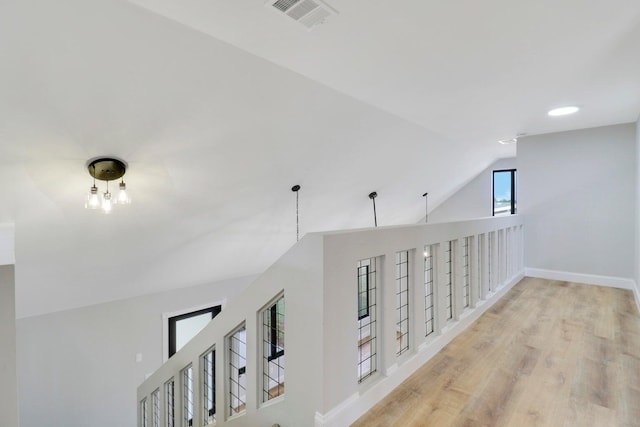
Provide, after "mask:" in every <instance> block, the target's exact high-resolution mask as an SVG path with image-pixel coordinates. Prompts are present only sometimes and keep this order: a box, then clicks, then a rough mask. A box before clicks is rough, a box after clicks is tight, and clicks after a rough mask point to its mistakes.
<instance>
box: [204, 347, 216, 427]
mask: <svg viewBox="0 0 640 427" xmlns="http://www.w3.org/2000/svg"><path fill="white" fill-rule="evenodd" d="M201 364H202V404H203V405H204V407H203V409H204V413H203V416H202V419H203V420H204V425H205V426H206V425H209V424H214V423H215V422H216V351H215V349H213V348H212V349H210V350H209V351H207V352H206V353H205V354H204V355H203V356H202V358H201Z"/></svg>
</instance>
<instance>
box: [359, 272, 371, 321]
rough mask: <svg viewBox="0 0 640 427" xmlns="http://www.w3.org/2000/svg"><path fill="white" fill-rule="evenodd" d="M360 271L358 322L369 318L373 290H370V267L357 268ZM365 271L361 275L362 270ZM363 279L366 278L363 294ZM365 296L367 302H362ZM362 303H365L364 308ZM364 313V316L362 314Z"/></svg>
mask: <svg viewBox="0 0 640 427" xmlns="http://www.w3.org/2000/svg"><path fill="white" fill-rule="evenodd" d="M357 269H358V320H362V319H364V318H365V317H368V316H369V302H370V300H371V296H370V293H371V289H370V284H369V266H368V265H363V266H361V267H357ZM361 269H364V274H360V270H361ZM362 278H364V282H365V283H364V285H365V288H366V289H365V291H364V292H363V290H362V285H363V283H361V280H362ZM362 295H364V296H365V301H362V300H361V298H360V297H361V296H362ZM362 303H364V306H362ZM361 313H363V314H361Z"/></svg>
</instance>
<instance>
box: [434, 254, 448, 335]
mask: <svg viewBox="0 0 640 427" xmlns="http://www.w3.org/2000/svg"><path fill="white" fill-rule="evenodd" d="M445 245H446V243H445V242H441V243H438V244H437V245H433V246H432V247H434V246H435V248H434V249H435V250H434V255H435V263H434V268H435V270H436V271H435V275H434V278H435V283H434V289H433V291H434V297H435V310H436V314H437V316H436V319H435V320H436V322H435V326H436V331H437V334H438V335H440V334H442V329H444V327H445V326H446V324H447V289H446V286H445V285H446V276H447V275H446V262H445V253H446V247H445Z"/></svg>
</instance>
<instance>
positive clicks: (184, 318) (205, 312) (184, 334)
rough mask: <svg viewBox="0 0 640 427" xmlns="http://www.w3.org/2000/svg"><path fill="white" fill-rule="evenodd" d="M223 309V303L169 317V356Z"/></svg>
mask: <svg viewBox="0 0 640 427" xmlns="http://www.w3.org/2000/svg"><path fill="white" fill-rule="evenodd" d="M221 311H222V306H221V305H216V306H213V307H208V308H204V309H202V310H197V311H192V312H190V313H184V314H180V315H178V316H173V317H169V319H168V326H169V340H168V341H169V349H168V350H169V351H168V354H169V357H171V356H173V355H174V354H175V353H176V352H177V351H178V350H180V348H182V346H183V345H185V344H186V343H187V342H189V340H191V338H193V337H194V336H195V335H196V334H197V333H198V332H200V331H201V330H202V329H203V328H204V327H205V326H207V324H208V323H209V322H210V321H211V319H213V318H214V317H216V316H217V315H218V313H220V312H221Z"/></svg>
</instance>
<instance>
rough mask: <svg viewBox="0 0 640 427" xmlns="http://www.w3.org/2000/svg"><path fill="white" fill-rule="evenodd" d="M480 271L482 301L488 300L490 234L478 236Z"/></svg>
mask: <svg viewBox="0 0 640 427" xmlns="http://www.w3.org/2000/svg"><path fill="white" fill-rule="evenodd" d="M478 238H479V239H480V240H479V246H478V249H479V251H478V255H479V258H480V260H479V267H480V268H479V270H480V277H479V278H480V299H483V300H484V299H487V295H488V294H489V233H482V234H480V235H478Z"/></svg>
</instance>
